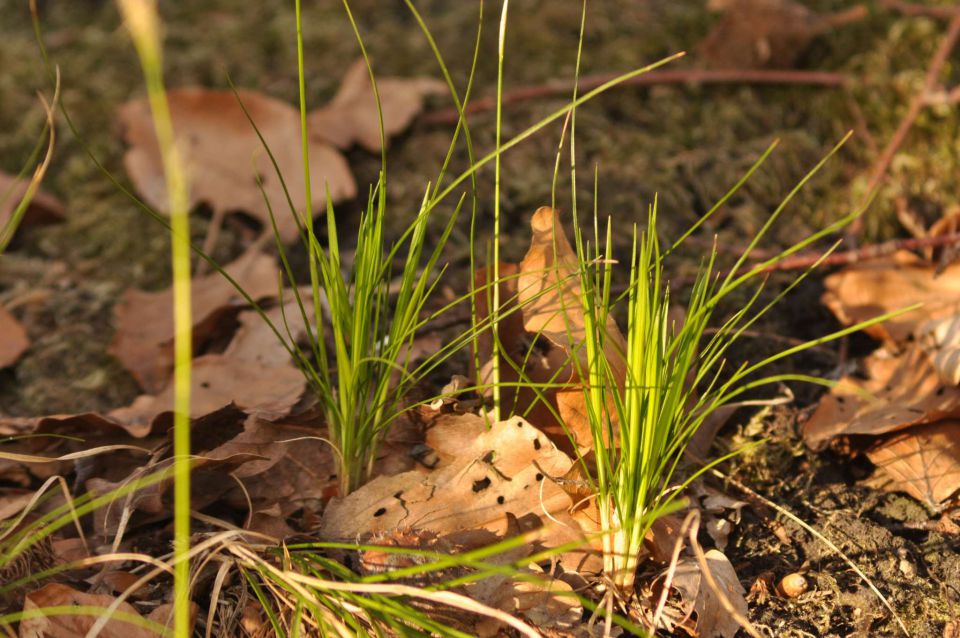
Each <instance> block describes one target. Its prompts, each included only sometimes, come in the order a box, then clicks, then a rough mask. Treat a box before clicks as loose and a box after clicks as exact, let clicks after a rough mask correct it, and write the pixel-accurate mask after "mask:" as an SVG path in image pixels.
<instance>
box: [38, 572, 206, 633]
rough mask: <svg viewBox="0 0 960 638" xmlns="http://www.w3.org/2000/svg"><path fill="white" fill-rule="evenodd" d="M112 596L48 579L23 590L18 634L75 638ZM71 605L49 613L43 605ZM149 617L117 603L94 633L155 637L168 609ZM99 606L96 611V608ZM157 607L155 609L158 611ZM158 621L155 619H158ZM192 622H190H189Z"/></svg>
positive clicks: (162, 628) (87, 628) (193, 612)
mask: <svg viewBox="0 0 960 638" xmlns="http://www.w3.org/2000/svg"><path fill="white" fill-rule="evenodd" d="M114 600H115V599H114V597H113V596H105V595H97V594H85V593H83V592H80V591H77V590H76V589H74V588H72V587H69V586H68V585H63V584H60V583H50V584H48V585H45V586H44V587H42V588H41V589H39V590H37V591H35V592H31V593H29V594H27V596H26V599H25V600H24V604H23V613H24V616H25V617H24V619H23V620H22V621H21V622H20V634H19V635H20V638H76V637H77V636H83V635H85V634H86V633H87V632H88V631H90V629H92V628H93V626H94V624H95V623H96V622H97V620H98V617H99V616H101V615H103V614H104V613H105V612H106V610H107V608H108V607H110V605H111V604H113V602H114ZM190 606H191V618H195V617H196V613H197V607H196V605H195V604H194V603H192V602H191V603H190ZM51 607H53V608H58V609H60V610H61V611H62V610H63V609H64V608H70V607H73V608H74V609H75V611H74V613H60V614H56V615H54V614H49V613H44V609H45V608H51ZM163 607H165V608H166V609H165V612H163V613H161V614H158V616H157V617H154V616H153V614H151V618H144V617H143V616H141V615H140V614H139V613H137V610H136V609H135V608H134V607H133V605H131V604H130V603H127V602H122V603H120V605H119V606H118V607H117V610H116V612H114V614H113V616H112V617H111V618H110V619H109V620H108V621H107V622H106V624H104V625H103V628H102V629H101V630H100V632H99V633H98V634H97V635H98V636H101V637H102V638H156V637H157V636H162V635H165V634H166V629H165V624H166V620H167V618H166V617H165V615H164V614H166V615H167V616H168V615H169V612H170V609H169V606H168V605H165V606H163ZM97 610H100V611H97ZM159 610H160V608H158V609H157V610H155V612H157V611H159ZM158 621H159V622H158ZM191 624H192V623H191Z"/></svg>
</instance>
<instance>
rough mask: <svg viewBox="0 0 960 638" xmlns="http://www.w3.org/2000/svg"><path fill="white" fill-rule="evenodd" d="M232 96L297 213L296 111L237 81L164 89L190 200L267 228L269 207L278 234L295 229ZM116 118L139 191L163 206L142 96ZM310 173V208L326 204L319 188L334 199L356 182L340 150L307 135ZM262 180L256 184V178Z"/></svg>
mask: <svg viewBox="0 0 960 638" xmlns="http://www.w3.org/2000/svg"><path fill="white" fill-rule="evenodd" d="M238 97H239V100H240V101H242V102H243V105H244V107H246V109H247V111H248V112H249V113H250V118H251V119H252V120H253V121H254V123H256V125H257V128H259V130H260V133H261V134H262V135H263V137H264V139H265V140H266V142H267V145H268V146H269V147H270V151H271V152H272V153H273V156H274V157H275V158H276V161H277V165H278V166H279V168H280V173H281V174H282V175H283V179H284V181H285V182H286V186H287V190H288V191H289V193H290V197H291V199H292V202H293V206H294V208H296V210H297V212H298V213H302V212H303V211H304V210H305V209H306V201H305V195H304V175H303V156H302V150H301V142H300V114H299V111H298V110H297V109H296V108H294V107H293V106H291V105H289V104H287V103H286V102H281V101H279V100H276V99H273V98H271V97H268V96H266V95H263V94H261V93H257V92H254V91H248V90H243V89H240V90H238V91H237V94H236V95H235V94H234V93H233V92H232V91H214V90H210V89H203V88H198V87H189V88H181V89H175V90H172V91H170V92H169V94H168V99H169V103H170V114H171V116H172V118H173V128H174V131H175V133H176V135H177V144H178V146H179V147H180V151H181V153H182V154H183V158H184V162H185V164H186V170H187V181H188V182H189V185H190V198H191V200H190V201H191V205H195V204H198V203H201V202H202V203H206V204H208V205H209V206H210V207H211V208H213V209H215V210H220V211H224V212H234V211H244V212H246V213H249V214H250V215H253V216H254V217H255V218H256V219H257V220H259V221H260V222H261V224H263V225H264V227H265V228H267V229H270V228H271V226H270V209H269V208H268V207H267V205H266V203H265V202H264V193H265V194H266V197H267V200H268V201H269V202H270V207H272V209H273V212H274V215H275V217H276V222H277V229H278V231H279V233H280V237H281V239H282V240H283V241H285V242H289V241H292V240H293V239H295V238H296V237H297V234H298V230H297V229H298V227H297V223H296V220H295V219H294V217H293V214H292V212H291V210H290V207H289V206H288V204H287V199H286V195H285V194H284V192H283V187H282V185H281V182H280V180H279V178H278V177H277V174H276V172H275V171H274V168H273V165H272V164H271V162H270V158H269V156H268V155H267V152H266V151H265V150H264V148H263V144H262V143H261V142H260V139H259V138H258V137H257V134H256V132H255V131H254V128H253V127H252V126H251V125H250V122H249V121H248V120H247V117H246V115H244V112H243V109H242V108H241V106H240V103H239V102H238ZM118 118H119V120H120V124H121V125H122V127H123V136H124V139H125V140H126V142H127V143H128V144H129V146H130V148H129V149H128V150H127V153H126V155H125V156H124V165H125V166H126V169H127V173H128V174H129V175H130V179H131V180H132V181H133V183H134V185H135V186H136V188H137V191H138V192H139V193H140V194H141V195H142V197H143V199H144V200H145V201H146V202H147V203H148V204H150V205H151V206H152V207H154V208H155V209H157V210H160V211H166V210H167V195H166V186H165V182H164V173H163V163H162V161H161V158H160V152H159V148H158V146H157V139H156V135H155V133H154V128H153V120H152V119H151V115H150V107H149V104H148V103H147V101H146V100H145V99H138V100H133V101H130V102H127V103H125V104H123V105H121V106H120V108H119V111H118ZM309 152H310V181H311V183H312V184H313V187H314V188H313V199H314V201H313V202H312V204H313V207H314V210H325V206H326V189H329V192H330V197H331V198H332V199H333V201H334V202H337V201H341V200H344V199H350V198H352V197H353V196H354V195H355V194H356V190H357V188H356V184H355V183H354V180H353V175H352V174H351V172H350V167H349V166H348V165H347V162H346V160H345V159H344V157H343V155H341V154H340V152H339V151H337V150H336V149H335V148H333V147H332V146H330V145H329V144H326V143H324V142H321V141H319V140H317V139H313V140H312V141H311V142H310V149H309ZM258 177H259V179H260V180H261V181H262V183H263V191H264V193H261V191H260V187H259V186H258V184H257V178H258Z"/></svg>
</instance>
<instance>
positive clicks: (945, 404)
mask: <svg viewBox="0 0 960 638" xmlns="http://www.w3.org/2000/svg"><path fill="white" fill-rule="evenodd" d="M863 366H864V370H865V374H866V376H867V379H866V380H862V379H859V378H855V377H844V378H843V379H841V380H840V381H839V382H838V383H837V385H836V386H834V388H833V389H832V390H831V391H830V393H829V394H827V395H825V396H824V397H823V398H822V399H821V400H820V405H818V406H817V410H816V412H814V413H813V416H811V417H810V419H809V420H808V421H807V422H806V423H805V424H804V425H803V437H804V440H805V441H806V443H807V445H808V446H809V447H810V448H812V449H814V450H819V449H822V448H823V447H824V446H826V445H827V443H829V442H830V441H831V440H832V439H833V438H835V437H838V436H854V435H868V436H878V435H881V434H886V433H888V432H893V431H896V430H901V429H904V428H907V427H910V426H914V425H921V424H924V423H932V422H934V421H939V420H940V419H944V418H947V417H953V416H956V415H960V388H958V387H956V386H952V385H945V384H944V383H943V382H942V381H941V379H940V377H939V375H938V374H937V372H936V371H935V370H934V368H933V365H932V364H931V362H930V359H929V357H928V356H927V355H926V353H924V352H923V350H921V349H920V347H918V346H916V345H914V346H911V347H910V348H909V349H907V351H906V352H904V353H903V354H901V355H899V356H896V357H893V356H890V355H888V354H886V353H885V352H883V351H881V352H878V353H876V354H873V355H871V356H869V357H867V358H866V359H865V360H864V362H863Z"/></svg>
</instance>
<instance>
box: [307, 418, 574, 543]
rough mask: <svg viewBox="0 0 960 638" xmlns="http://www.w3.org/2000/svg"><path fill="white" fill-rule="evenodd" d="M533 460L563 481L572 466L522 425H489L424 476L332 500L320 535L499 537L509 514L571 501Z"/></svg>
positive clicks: (386, 481)
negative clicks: (474, 532)
mask: <svg viewBox="0 0 960 638" xmlns="http://www.w3.org/2000/svg"><path fill="white" fill-rule="evenodd" d="M474 418H477V419H480V418H481V417H474ZM534 460H536V461H537V463H538V465H539V466H540V467H541V468H544V469H545V470H546V471H548V472H550V473H551V474H552V475H562V474H564V473H565V472H566V471H567V470H568V469H569V468H570V465H571V464H572V461H571V460H570V458H569V457H568V456H567V455H565V454H564V453H563V452H561V451H560V450H558V449H557V447H556V446H555V445H553V443H551V442H550V440H549V439H548V438H547V437H546V436H545V435H544V434H543V433H542V432H540V431H539V430H537V429H536V428H535V427H533V426H532V425H530V424H529V423H527V422H526V421H524V420H523V419H522V418H520V417H513V418H511V419H508V420H506V421H501V422H499V423H494V424H493V425H492V426H491V427H490V428H489V429H488V430H486V431H485V432H483V433H482V434H480V435H479V436H477V437H476V438H475V439H474V440H473V442H472V445H470V446H469V447H467V448H466V449H464V450H462V453H461V454H460V455H459V456H457V457H456V458H455V459H453V460H452V461H451V462H449V463H446V464H444V465H441V466H440V467H439V468H438V469H437V470H435V471H433V472H432V473H430V474H428V475H426V476H424V475H423V474H421V473H420V472H417V471H411V472H405V473H403V474H397V475H395V476H380V477H377V478H375V479H374V480H372V481H370V482H369V483H367V484H366V485H364V486H363V487H361V488H360V489H358V490H356V491H355V492H352V493H351V494H350V495H349V496H347V497H346V498H339V499H333V500H332V501H331V502H330V504H329V505H328V506H327V509H326V510H325V511H324V515H323V520H322V521H321V525H320V530H319V533H320V535H321V536H322V537H323V538H326V539H330V540H343V539H354V538H357V537H358V536H362V535H364V534H368V533H375V532H378V531H381V530H385V529H395V528H397V527H399V526H402V525H408V526H416V527H417V528H420V529H424V530H429V531H432V532H435V533H437V534H441V535H442V534H451V533H454V532H459V531H463V530H469V529H487V530H489V531H491V532H493V533H495V534H503V533H504V532H505V528H504V520H505V519H504V516H505V514H507V513H510V514H512V515H513V516H515V517H517V518H518V519H519V518H523V517H524V516H526V515H528V514H532V515H534V516H539V515H541V514H543V513H544V512H550V513H552V512H562V511H565V510H567V509H569V507H570V506H571V505H572V503H571V501H570V497H569V496H567V494H566V493H564V492H563V490H561V489H560V488H559V487H557V486H556V485H554V484H552V483H550V482H549V481H545V479H546V477H545V475H544V474H543V473H542V472H540V471H539V470H538V469H537V467H536V466H535V465H534V464H533V461H534Z"/></svg>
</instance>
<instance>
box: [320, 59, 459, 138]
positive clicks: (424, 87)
mask: <svg viewBox="0 0 960 638" xmlns="http://www.w3.org/2000/svg"><path fill="white" fill-rule="evenodd" d="M446 90H447V85H446V84H444V83H443V82H441V81H439V80H436V79H433V78H392V77H378V78H377V91H378V92H379V94H380V105H381V108H382V110H383V132H384V135H385V136H386V137H388V138H389V137H391V136H393V135H396V134H397V133H400V132H401V131H403V130H404V129H406V128H407V127H408V126H410V123H411V122H412V121H413V118H415V117H416V116H417V115H418V114H419V113H420V111H421V110H423V101H424V98H425V97H427V96H429V95H437V94H442V93H445V92H446ZM307 118H308V119H307V126H308V128H309V129H310V135H311V137H313V138H314V139H317V140H322V141H325V142H329V143H330V144H333V145H334V146H337V147H339V148H342V149H346V148H350V147H351V146H353V145H354V144H359V145H360V146H362V147H364V148H365V149H367V150H368V151H379V150H380V117H379V114H378V112H377V101H376V96H375V95H374V93H373V85H372V84H371V83H370V74H369V72H368V71H367V65H366V63H364V61H363V60H362V59H360V60H357V61H356V62H354V63H353V64H351V65H350V66H349V67H348V68H347V72H346V73H345V74H344V76H343V81H342V82H341V83H340V88H339V89H338V90H337V94H336V95H335V96H334V98H333V99H332V100H331V101H330V103H329V104H326V105H325V106H323V107H321V108H319V109H317V110H316V111H313V112H312V113H310V114H309V115H308V116H307Z"/></svg>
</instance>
